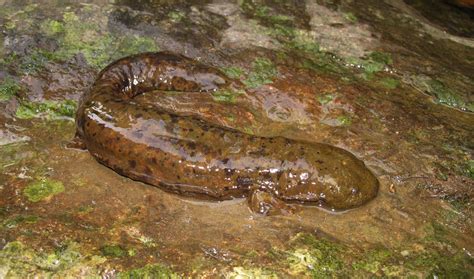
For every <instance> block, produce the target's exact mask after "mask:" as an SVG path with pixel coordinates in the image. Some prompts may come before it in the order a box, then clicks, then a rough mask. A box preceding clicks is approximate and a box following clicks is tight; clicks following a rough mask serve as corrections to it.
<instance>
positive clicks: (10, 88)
mask: <svg viewBox="0 0 474 279" xmlns="http://www.w3.org/2000/svg"><path fill="white" fill-rule="evenodd" d="M20 90H21V86H20V85H19V84H18V82H17V81H16V80H14V79H13V78H11V77H9V76H7V77H6V78H4V79H3V81H2V82H1V83H0V102H2V101H8V100H10V99H11V98H12V97H13V96H15V95H16V94H17V93H18V92H19V91H20Z"/></svg>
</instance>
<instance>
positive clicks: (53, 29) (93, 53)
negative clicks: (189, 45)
mask: <svg viewBox="0 0 474 279" xmlns="http://www.w3.org/2000/svg"><path fill="white" fill-rule="evenodd" d="M40 30H41V31H42V33H44V34H45V35H46V36H49V37H51V38H54V39H55V40H57V41H58V44H59V49H57V50H56V51H55V52H53V53H51V55H50V56H49V57H47V58H49V59H50V60H53V61H64V60H68V59H70V58H71V57H73V56H74V55H76V54H78V53H81V54H82V55H83V56H84V58H85V59H86V61H87V63H88V64H89V65H91V66H93V67H95V68H103V67H104V66H106V65H107V64H108V63H110V62H111V61H113V60H116V59H118V58H121V57H124V56H128V55H131V54H136V53H141V52H147V51H157V50H158V47H157V46H156V43H155V41H154V40H153V39H152V38H149V37H143V36H139V35H136V34H133V35H127V34H124V35H122V34H119V35H118V34H112V33H109V32H106V31H103V30H102V28H101V26H99V24H98V23H95V22H93V21H84V20H83V19H82V18H81V16H79V15H78V14H77V13H75V12H72V11H71V12H65V13H64V14H63V17H62V19H60V20H51V19H47V20H45V21H43V22H42V23H41V24H40Z"/></svg>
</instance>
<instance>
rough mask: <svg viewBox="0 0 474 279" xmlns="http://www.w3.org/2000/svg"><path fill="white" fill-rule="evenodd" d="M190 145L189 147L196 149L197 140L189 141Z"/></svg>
mask: <svg viewBox="0 0 474 279" xmlns="http://www.w3.org/2000/svg"><path fill="white" fill-rule="evenodd" d="M188 147H189V148H190V149H193V150H194V149H196V143H195V142H189V143H188Z"/></svg>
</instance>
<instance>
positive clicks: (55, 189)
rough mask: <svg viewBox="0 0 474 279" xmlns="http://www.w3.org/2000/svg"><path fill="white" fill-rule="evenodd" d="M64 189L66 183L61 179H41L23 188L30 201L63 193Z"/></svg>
mask: <svg viewBox="0 0 474 279" xmlns="http://www.w3.org/2000/svg"><path fill="white" fill-rule="evenodd" d="M64 190H65V189H64V185H63V183H62V182H61V181H55V180H51V179H41V180H39V181H35V182H32V183H30V184H29V185H28V186H26V188H25V189H24V190H23V194H24V195H25V196H26V197H27V198H28V200H29V201H30V202H39V201H41V200H44V199H47V198H49V197H52V196H54V195H57V194H59V193H62V192H64Z"/></svg>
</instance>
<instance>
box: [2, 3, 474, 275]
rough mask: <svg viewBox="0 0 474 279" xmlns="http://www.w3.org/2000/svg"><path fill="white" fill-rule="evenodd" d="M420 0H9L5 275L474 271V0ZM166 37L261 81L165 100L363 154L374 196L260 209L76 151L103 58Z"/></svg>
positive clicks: (269, 132) (251, 127) (218, 119)
mask: <svg viewBox="0 0 474 279" xmlns="http://www.w3.org/2000/svg"><path fill="white" fill-rule="evenodd" d="M415 2H416V3H415ZM417 3H421V4H417ZM423 3H424V2H423V1H420V2H417V1H401V0H400V1H390V2H389V1H369V0H363V1H309V0H308V1H303V2H302V1H284V2H282V1H239V2H231V1H206V2H202V1H194V2H192V3H190V2H189V1H115V2H114V3H109V2H108V1H92V2H88V3H82V4H77V3H76V2H73V1H71V2H62V3H60V4H58V3H57V2H54V1H51V2H42V3H41V4H39V3H33V2H28V1H22V2H21V3H20V2H18V1H0V6H1V9H0V29H1V33H0V42H1V44H0V124H1V125H0V130H1V133H0V168H1V172H0V248H1V250H0V277H2V276H6V277H15V276H16V277H24V276H25V274H31V273H32V272H34V273H36V274H43V275H44V276H47V275H52V274H55V275H57V276H59V277H61V276H77V275H78V274H81V275H84V274H88V275H91V276H107V277H120V276H133V275H135V276H144V275H146V274H147V275H149V276H153V275H154V274H155V275H156V274H165V275H167V276H169V277H171V278H173V277H179V276H196V277H217V276H224V277H228V278H236V277H237V278H238V277H239V276H251V277H252V276H253V277H258V276H260V277H264V276H266V277H272V278H275V277H295V278H300V277H328V276H335V277H337V276H342V277H343V276H349V275H352V276H353V275H358V276H361V277H367V276H380V277H383V276H385V277H387V276H395V277H397V276H399V277H407V276H410V275H414V276H434V275H436V276H438V277H443V276H453V277H456V278H470V277H472V273H473V266H472V251H473V249H474V242H473V238H472V235H473V226H472V213H473V211H472V200H473V197H474V192H473V190H472V189H474V182H473V173H474V166H473V164H474V163H473V158H472V156H473V153H472V148H473V141H472V139H473V138H474V137H473V132H472V127H474V117H473V114H472V111H473V110H474V109H473V99H472V98H473V94H472V91H473V88H474V85H473V76H472V74H473V72H472V68H473V65H472V63H473V62H472V61H474V60H473V59H472V57H473V55H474V51H473V41H472V39H471V38H470V37H469V36H470V35H469V34H468V32H467V33H466V30H469V29H468V27H469V23H465V22H466V20H465V19H464V18H465V15H466V14H465V11H459V10H458V8H446V9H443V12H442V13H440V14H436V16H434V12H432V11H430V10H429V7H426V5H424V4H423ZM443 14H446V17H447V19H446V21H443V22H440V19H439V18H436V17H438V16H440V17H441V19H443ZM444 30H446V31H447V32H443V31H444ZM339 42H343V43H339ZM157 50H168V51H172V52H174V53H177V54H182V55H185V56H187V57H190V58H192V59H194V60H197V61H201V62H202V63H204V64H206V65H210V66H212V67H216V68H219V69H221V70H222V71H223V72H224V73H225V74H226V75H227V76H229V77H231V78H233V79H239V80H240V81H241V82H242V84H243V86H245V89H246V90H247V92H250V93H251V94H248V96H245V97H244V96H242V95H241V94H232V93H229V92H220V93H216V94H207V95H202V96H200V97H198V98H196V97H195V96H191V95H189V94H175V93H172V92H170V93H168V94H165V95H164V96H163V98H162V99H160V100H161V101H160V109H163V110H169V111H175V112H177V113H179V114H186V113H188V114H189V113H194V114H197V115H199V117H200V118H201V119H203V120H205V121H209V122H211V123H218V124H219V125H221V126H226V127H230V128H232V129H235V130H238V131H240V132H242V133H246V134H251V135H255V136H259V137H276V136H281V137H285V138H289V139H292V140H298V141H305V142H311V143H324V144H329V145H333V146H337V147H340V148H343V149H345V150H348V151H349V152H351V153H353V154H354V155H355V156H356V157H357V158H359V159H361V160H362V161H363V162H364V163H365V164H366V166H367V167H368V168H369V169H370V170H371V171H372V172H373V173H374V174H375V176H376V177H377V179H378V180H379V181H380V190H379V194H378V196H377V198H375V199H374V200H373V201H371V202H370V203H368V204H367V205H365V206H362V207H360V208H357V209H354V210H350V211H347V212H343V213H337V214H336V213H331V212H326V211H324V210H322V209H319V208H312V207H304V208H299V207H300V206H299V205H295V206H296V208H295V210H294V213H292V214H288V215H285V214H281V215H276V216H272V214H271V209H270V208H268V207H266V203H267V201H268V200H270V197H266V196H265V195H260V196H255V197H254V198H255V199H253V200H251V203H252V202H253V203H254V205H255V207H257V208H258V207H259V208H260V209H262V210H263V211H265V210H267V209H268V210H270V211H268V213H269V214H268V215H270V216H265V217H260V216H259V215H256V214H254V213H252V212H251V211H249V210H248V203H247V202H246V201H245V200H238V199H237V200H231V201H225V202H203V201H197V200H194V199H188V198H182V197H180V196H178V195H173V194H169V193H167V192H164V191H161V190H159V189H157V188H154V187H150V186H148V185H146V184H143V183H140V182H136V181H132V180H130V179H128V178H125V177H122V176H120V175H117V174H116V173H115V172H114V171H112V170H111V169H108V168H106V167H104V166H102V165H100V164H98V163H97V162H96V161H95V160H94V159H93V158H92V157H91V156H90V154H89V153H87V152H82V151H78V150H75V149H70V148H67V144H68V143H69V142H70V140H71V139H72V138H73V136H74V134H75V123H74V116H75V115H74V114H75V110H76V109H77V100H79V98H80V97H81V96H82V95H83V94H84V93H85V92H87V90H88V89H89V88H90V86H91V85H92V82H93V80H94V78H95V77H96V76H97V73H98V72H99V71H100V69H102V68H103V67H104V66H105V65H107V64H109V63H110V62H112V61H115V60H117V59H118V58H120V57H124V56H127V55H130V54H135V53H141V52H146V51H157ZM148 101H149V102H152V101H153V99H149V100H147V99H146V98H144V99H143V100H141V102H144V103H145V102H148Z"/></svg>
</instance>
